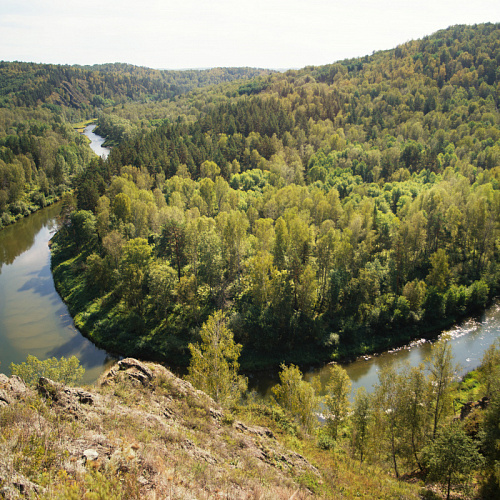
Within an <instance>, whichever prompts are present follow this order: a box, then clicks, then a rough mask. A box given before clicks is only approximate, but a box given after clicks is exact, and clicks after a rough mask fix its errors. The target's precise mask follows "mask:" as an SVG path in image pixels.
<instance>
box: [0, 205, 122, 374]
mask: <svg viewBox="0 0 500 500" xmlns="http://www.w3.org/2000/svg"><path fill="white" fill-rule="evenodd" d="M58 212H59V207H58V206H52V207H48V208H46V209H44V210H41V211H39V212H37V213H36V214H33V215H30V216H29V217H27V218H25V219H23V220H21V221H19V222H18V223H16V224H14V225H13V226H9V227H7V228H5V229H4V230H3V231H0V269H1V270H2V274H0V345H1V346H2V348H1V349H0V363H1V364H0V371H2V372H4V373H6V374H10V370H9V366H10V363H12V362H14V363H21V362H22V361H24V360H25V359H26V357H27V356H28V354H32V355H34V356H36V357H38V358H39V359H46V358H49V357H52V356H56V357H60V356H66V357H68V356H73V355H75V356H77V357H78V358H79V359H80V361H81V363H82V365H83V366H84V367H85V369H86V373H85V378H84V382H86V383H90V382H93V381H94V380H96V379H97V378H98V376H99V375H100V373H101V372H102V370H103V367H105V366H107V365H109V364H111V363H112V362H113V359H112V358H110V357H109V356H108V355H107V354H106V352H104V351H102V350H100V349H97V348H96V347H95V346H94V345H93V344H92V343H91V342H90V341H89V340H87V339H86V338H84V337H83V336H82V335H81V334H80V333H79V332H78V331H77V330H76V328H75V326H74V324H73V320H72V318H71V316H70V315H69V313H68V310H67V308H66V306H65V304H64V303H63V302H62V300H61V298H60V297H59V295H58V293H57V291H56V290H55V287H54V281H53V279H52V273H51V270H50V251H49V247H48V241H49V239H50V238H51V236H52V235H53V233H54V230H55V227H56V226H55V220H56V217H57V215H58Z"/></svg>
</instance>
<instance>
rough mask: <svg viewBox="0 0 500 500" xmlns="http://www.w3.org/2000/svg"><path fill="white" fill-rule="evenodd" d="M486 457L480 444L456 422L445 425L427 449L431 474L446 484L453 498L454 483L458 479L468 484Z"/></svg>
mask: <svg viewBox="0 0 500 500" xmlns="http://www.w3.org/2000/svg"><path fill="white" fill-rule="evenodd" d="M483 461H484V458H483V457H482V456H481V454H480V453H479V451H478V449H477V445H476V444H475V443H474V441H473V440H472V439H471V438H470V437H469V436H467V434H465V432H464V430H463V428H462V427H461V425H460V424H456V423H453V424H450V425H448V426H445V427H443V428H441V430H440V432H439V433H438V434H437V435H436V439H435V440H434V441H433V442H432V444H430V445H429V446H428V447H427V448H426V449H425V451H424V463H425V465H426V467H427V468H428V471H429V473H428V477H429V479H431V480H437V481H440V482H443V483H445V484H446V486H447V497H446V498H447V499H448V498H450V489H451V484H452V483H454V482H456V481H458V482H459V484H460V485H461V486H463V485H465V484H466V482H467V481H468V479H469V478H470V476H471V474H472V473H473V472H474V471H475V470H476V469H478V468H479V467H480V466H481V465H482V463H483Z"/></svg>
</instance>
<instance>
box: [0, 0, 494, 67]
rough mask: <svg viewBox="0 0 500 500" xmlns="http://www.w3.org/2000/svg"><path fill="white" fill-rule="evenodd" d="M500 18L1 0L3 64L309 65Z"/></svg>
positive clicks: (454, 1) (350, 4) (347, 3)
mask: <svg viewBox="0 0 500 500" xmlns="http://www.w3.org/2000/svg"><path fill="white" fill-rule="evenodd" d="M499 21H500V0H451V1H450V0H414V1H408V0H399V1H397V0H392V1H389V0H378V1H371V0H344V1H342V2H340V1H337V0H300V1H299V0H253V1H252V0H247V1H245V2H241V1H238V0H233V1H230V0H212V1H210V0H175V1H173V0H134V1H132V0H79V1H75V0H0V40H1V45H0V60H3V61H15V60H17V61H31V62H42V63H55V64H100V63H106V62H126V63H131V64H136V65H139V66H147V67H150V68H165V69H185V68H208V67H218V66H250V67H260V68H276V69H277V68H283V69H284V68H302V67H304V66H307V65H321V64H329V63H332V62H335V61H338V60H341V59H345V58H348V57H357V56H364V55H366V54H371V53H372V52H373V51H376V50H383V49H390V48H394V47H395V46H397V45H398V44H400V43H404V42H406V41H408V40H412V39H416V38H423V37H424V36H426V35H430V34H432V33H434V32H435V31H437V30H439V29H443V28H447V27H449V26H452V25H455V24H475V23H483V22H499Z"/></svg>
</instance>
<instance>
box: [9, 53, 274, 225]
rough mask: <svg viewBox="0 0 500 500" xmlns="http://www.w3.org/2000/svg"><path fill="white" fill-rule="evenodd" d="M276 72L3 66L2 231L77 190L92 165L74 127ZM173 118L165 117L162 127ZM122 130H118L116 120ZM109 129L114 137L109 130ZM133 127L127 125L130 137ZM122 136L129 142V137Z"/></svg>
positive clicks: (124, 67)
mask: <svg viewBox="0 0 500 500" xmlns="http://www.w3.org/2000/svg"><path fill="white" fill-rule="evenodd" d="M269 73H270V71H267V70H258V69H251V68H214V69H211V70H199V71H195V70H193V71H185V72H180V71H158V70H150V69H147V68H139V67H135V66H130V65H124V64H111V65H98V66H92V67H88V68H83V67H78V66H56V65H48V64H34V63H21V62H0V229H1V228H2V227H4V226H7V225H9V224H11V223H12V222H14V221H15V220H17V219H19V218H20V217H23V216H25V215H28V214H30V213H32V212H33V211H35V210H37V209H39V208H43V207H44V206H46V205H47V204H51V203H53V202H54V201H55V200H56V199H60V197H61V195H62V193H64V192H66V191H70V190H71V189H72V182H73V178H74V177H75V176H76V175H77V174H79V173H81V172H82V171H83V170H84V169H85V168H86V167H87V165H88V164H89V163H90V160H91V158H92V152H91V151H90V149H89V147H88V144H87V141H86V139H85V138H84V137H82V136H81V135H80V134H79V133H78V132H76V131H75V129H74V128H75V127H74V124H75V123H77V122H81V121H86V120H90V119H97V117H98V116H100V115H102V114H103V112H102V108H103V107H104V106H111V109H113V108H114V107H115V106H123V105H124V103H126V102H133V103H137V104H140V103H147V102H150V101H152V102H156V101H157V100H159V101H161V102H166V103H168V102H169V101H170V99H172V98H174V97H175V96H179V95H182V94H184V93H186V92H188V91H190V90H191V89H195V88H200V87H204V86H210V85H215V84H219V83H221V82H231V81H232V80H238V81H240V80H241V79H245V78H252V77H254V76H256V75H260V74H269ZM163 107H164V106H160V108H162V109H163ZM104 116H107V115H103V117H104ZM169 118H170V115H169V114H168V113H165V112H164V113H163V114H162V115H161V117H160V118H159V121H160V122H162V121H163V120H167V119H169ZM102 120H104V118H102ZM114 124H115V128H116V126H117V123H116V120H114ZM101 128H104V132H102V131H101V133H103V135H106V129H105V125H104V124H102V125H101ZM129 128H130V125H128V123H127V129H126V132H128V129H129ZM122 136H125V137H128V135H127V134H126V133H124V131H122V133H121V136H120V138H122ZM109 139H110V140H112V137H111V134H110V135H109Z"/></svg>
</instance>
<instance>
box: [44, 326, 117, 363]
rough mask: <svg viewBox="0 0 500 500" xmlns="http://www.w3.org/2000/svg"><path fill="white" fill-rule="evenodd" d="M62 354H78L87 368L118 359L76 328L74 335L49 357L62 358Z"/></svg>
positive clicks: (67, 355) (50, 353) (49, 353)
mask: <svg viewBox="0 0 500 500" xmlns="http://www.w3.org/2000/svg"><path fill="white" fill-rule="evenodd" d="M61 356H64V357H65V358H68V357H70V356H76V357H77V358H78V359H79V360H80V363H81V364H82V366H83V367H84V368H85V369H86V370H88V369H91V368H96V367H100V366H103V365H104V364H106V363H108V362H109V361H116V358H114V357H113V356H110V355H108V354H107V353H106V352H105V351H103V350H101V349H98V348H97V347H96V346H95V345H94V344H92V343H91V342H89V341H88V340H87V339H86V338H85V337H83V336H82V335H80V333H79V332H78V331H76V330H75V334H74V335H73V337H71V338H70V339H68V340H67V341H66V342H65V343H64V344H61V345H59V346H57V347H55V348H54V349H52V350H51V351H49V352H48V353H47V357H49V358H51V357H56V358H60V357H61Z"/></svg>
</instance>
